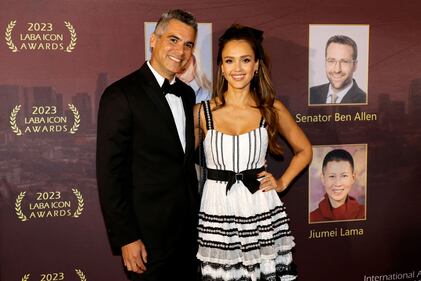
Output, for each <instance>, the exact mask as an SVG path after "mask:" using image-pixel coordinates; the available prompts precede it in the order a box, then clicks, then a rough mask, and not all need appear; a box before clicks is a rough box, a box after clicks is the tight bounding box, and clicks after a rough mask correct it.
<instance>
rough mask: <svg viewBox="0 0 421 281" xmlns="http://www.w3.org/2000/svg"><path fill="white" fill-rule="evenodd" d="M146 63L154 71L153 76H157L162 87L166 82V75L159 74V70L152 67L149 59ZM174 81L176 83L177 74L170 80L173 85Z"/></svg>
mask: <svg viewBox="0 0 421 281" xmlns="http://www.w3.org/2000/svg"><path fill="white" fill-rule="evenodd" d="M146 64H147V65H148V67H149V69H150V70H151V71H152V74H153V76H155V79H156V81H157V82H158V84H159V87H162V84H164V81H165V77H163V76H162V75H161V74H159V73H158V71H156V70H155V69H154V68H153V67H152V65H151V63H150V61H147V62H146ZM174 83H175V75H174V78H173V79H172V80H171V81H170V84H171V85H172V84H174Z"/></svg>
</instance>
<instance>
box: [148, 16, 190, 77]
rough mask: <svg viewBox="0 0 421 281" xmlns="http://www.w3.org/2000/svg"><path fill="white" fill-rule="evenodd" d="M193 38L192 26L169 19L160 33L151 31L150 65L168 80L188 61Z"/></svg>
mask: <svg viewBox="0 0 421 281" xmlns="http://www.w3.org/2000/svg"><path fill="white" fill-rule="evenodd" d="M158 32H159V30H158ZM161 32H162V31H161ZM195 38H196V32H195V31H194V28H193V27H191V26H189V25H187V24H185V23H183V22H181V21H179V20H175V19H173V20H170V21H169V22H168V25H167V27H166V29H165V30H163V32H162V34H155V33H152V36H151V39H150V45H151V47H152V55H151V60H150V63H151V65H152V67H153V68H154V69H155V70H156V71H158V73H159V74H161V75H162V76H163V77H165V78H167V79H168V80H171V79H173V78H174V75H175V74H176V73H178V72H180V71H181V70H182V69H183V67H184V66H185V64H186V63H187V62H188V61H189V59H190V57H191V55H192V52H193V47H194V41H195Z"/></svg>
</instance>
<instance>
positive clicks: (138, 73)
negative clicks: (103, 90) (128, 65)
mask: <svg viewBox="0 0 421 281" xmlns="http://www.w3.org/2000/svg"><path fill="white" fill-rule="evenodd" d="M145 66H146V65H143V66H142V67H140V68H139V69H137V70H135V71H133V72H131V73H129V74H127V75H125V76H123V77H121V78H119V79H118V80H117V81H115V82H113V83H111V84H110V85H109V87H124V86H128V85H131V84H135V83H139V82H140V81H142V78H143V77H144V76H145V74H144V73H145V72H146V71H147V70H146V69H145Z"/></svg>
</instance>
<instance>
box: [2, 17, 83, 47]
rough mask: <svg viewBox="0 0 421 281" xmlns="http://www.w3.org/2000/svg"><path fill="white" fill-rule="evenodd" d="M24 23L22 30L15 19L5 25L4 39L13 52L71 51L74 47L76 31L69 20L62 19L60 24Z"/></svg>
mask: <svg viewBox="0 0 421 281" xmlns="http://www.w3.org/2000/svg"><path fill="white" fill-rule="evenodd" d="M24 25H25V27H24V30H22V28H23V27H22V28H20V27H21V26H19V25H18V22H17V21H16V20H11V21H10V22H9V23H8V24H7V26H6V30H5V33H4V35H5V37H4V39H5V40H6V44H7V47H8V48H9V49H10V50H11V51H12V52H13V53H17V52H20V51H64V52H67V53H71V52H72V51H73V50H74V49H75V47H76V43H77V33H76V30H75V28H74V27H73V25H72V24H71V23H70V22H69V21H64V22H63V23H62V24H56V23H52V22H27V23H25V24H24ZM16 31H17V32H16ZM19 31H20V32H19ZM16 33H17V34H16Z"/></svg>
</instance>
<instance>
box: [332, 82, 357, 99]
mask: <svg viewBox="0 0 421 281" xmlns="http://www.w3.org/2000/svg"><path fill="white" fill-rule="evenodd" d="M353 85H354V79H352V81H351V83H349V85H348V86H346V87H345V88H343V89H342V90H340V91H339V92H337V93H336V97H337V101H336V103H340V102H341V101H342V99H343V98H344V96H345V95H346V93H348V91H349V89H351V88H352V86H353ZM332 94H333V89H332V85H331V84H330V83H329V91H328V92H327V97H326V98H327V99H329V98H330V97H331V96H332Z"/></svg>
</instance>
